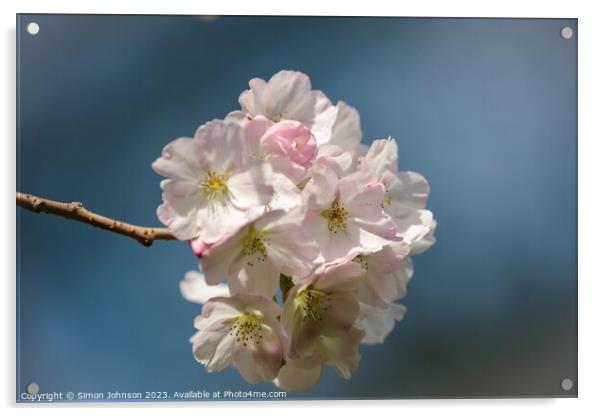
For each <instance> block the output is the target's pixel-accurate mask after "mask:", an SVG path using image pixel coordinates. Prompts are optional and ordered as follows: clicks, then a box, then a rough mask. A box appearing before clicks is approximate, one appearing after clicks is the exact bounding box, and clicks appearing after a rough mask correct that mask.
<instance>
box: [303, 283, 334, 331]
mask: <svg viewBox="0 0 602 416" xmlns="http://www.w3.org/2000/svg"><path fill="white" fill-rule="evenodd" d="M295 302H296V303H297V306H298V307H300V308H301V310H302V311H303V322H307V321H314V322H315V321H321V320H322V318H323V314H324V313H325V312H326V311H327V310H328V309H330V305H331V298H330V296H328V295H327V294H326V293H324V292H320V291H319V290H315V289H312V288H311V286H310V287H308V288H307V289H304V290H302V291H301V292H299V293H298V294H297V296H296V298H295Z"/></svg>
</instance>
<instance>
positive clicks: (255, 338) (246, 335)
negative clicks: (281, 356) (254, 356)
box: [230, 312, 263, 347]
mask: <svg viewBox="0 0 602 416" xmlns="http://www.w3.org/2000/svg"><path fill="white" fill-rule="evenodd" d="M261 319H262V315H261V313H259V312H256V313H250V312H244V313H243V314H242V315H240V316H239V317H238V318H237V319H236V321H235V322H234V324H232V328H231V329H230V335H232V336H233V337H234V338H235V339H236V342H238V343H241V344H242V345H243V346H244V347H246V346H247V344H248V343H249V342H255V344H259V343H260V342H261V339H262V338H263V328H262V326H261Z"/></svg>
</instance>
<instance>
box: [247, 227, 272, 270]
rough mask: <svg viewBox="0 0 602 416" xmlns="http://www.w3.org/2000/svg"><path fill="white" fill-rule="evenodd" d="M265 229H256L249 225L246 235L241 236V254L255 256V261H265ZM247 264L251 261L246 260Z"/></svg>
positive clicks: (266, 241)
mask: <svg viewBox="0 0 602 416" xmlns="http://www.w3.org/2000/svg"><path fill="white" fill-rule="evenodd" d="M266 234H267V232H266V231H265V230H257V229H256V228H255V227H254V226H250V227H249V229H248V231H247V235H245V236H244V237H243V238H242V254H243V255H245V256H255V259H256V260H257V261H265V260H266V259H267V258H268V251H267V248H266V244H269V238H266ZM247 264H248V265H249V266H252V265H253V262H252V261H249V262H247Z"/></svg>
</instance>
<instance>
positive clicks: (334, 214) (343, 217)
mask: <svg viewBox="0 0 602 416" xmlns="http://www.w3.org/2000/svg"><path fill="white" fill-rule="evenodd" d="M321 215H322V217H324V218H326V219H327V220H328V231H330V232H331V233H335V234H336V233H337V232H339V231H341V230H343V231H345V230H347V220H348V219H349V212H348V211H347V210H346V209H345V207H344V206H343V205H342V204H339V201H338V200H336V199H335V200H334V201H333V202H332V205H330V208H329V209H325V210H324V211H322V213H321Z"/></svg>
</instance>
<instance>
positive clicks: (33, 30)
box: [27, 22, 40, 35]
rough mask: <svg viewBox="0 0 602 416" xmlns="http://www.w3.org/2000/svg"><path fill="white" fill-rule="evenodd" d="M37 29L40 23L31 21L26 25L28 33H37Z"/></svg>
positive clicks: (38, 29)
mask: <svg viewBox="0 0 602 416" xmlns="http://www.w3.org/2000/svg"><path fill="white" fill-rule="evenodd" d="M39 31H40V25H39V24H37V23H36V22H31V23H30V24H28V25H27V33H29V34H30V35H37V34H38V32H39Z"/></svg>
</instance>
